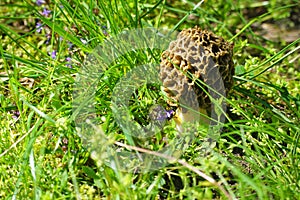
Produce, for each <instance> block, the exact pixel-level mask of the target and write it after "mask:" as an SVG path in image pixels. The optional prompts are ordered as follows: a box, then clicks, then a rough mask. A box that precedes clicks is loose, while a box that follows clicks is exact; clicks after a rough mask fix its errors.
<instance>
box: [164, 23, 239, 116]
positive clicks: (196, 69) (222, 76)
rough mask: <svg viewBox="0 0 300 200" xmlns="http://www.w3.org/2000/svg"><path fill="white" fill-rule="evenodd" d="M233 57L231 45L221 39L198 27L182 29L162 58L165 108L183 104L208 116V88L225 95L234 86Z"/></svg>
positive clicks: (209, 106)
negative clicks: (204, 111)
mask: <svg viewBox="0 0 300 200" xmlns="http://www.w3.org/2000/svg"><path fill="white" fill-rule="evenodd" d="M232 55H233V44H231V43H228V42H226V41H225V40H224V39H223V38H222V37H219V36H217V35H215V34H214V33H212V32H209V31H207V30H201V29H200V28H198V27H194V28H189V29H185V30H182V31H181V32H180V33H179V34H178V36H177V39H176V40H175V41H172V42H171V43H170V45H169V47H168V49H167V50H166V51H164V52H163V54H162V56H161V63H160V71H159V76H160V79H161V81H162V84H163V91H164V92H165V93H166V95H167V97H168V100H167V103H168V105H169V106H171V107H179V104H182V103H183V104H187V105H189V106H190V107H191V108H197V107H198V108H200V109H202V110H206V111H207V113H210V109H211V105H212V103H211V100H210V96H211V97H214V95H213V94H212V93H214V92H211V91H210V92H208V91H209V90H208V89H209V88H210V87H211V86H212V87H213V90H216V91H217V92H218V93H221V95H223V96H225V95H226V94H227V93H228V91H229V90H230V89H231V88H232V86H233V75H234V65H233V60H232ZM203 83H204V84H203ZM207 86H209V87H207ZM182 109H183V108H182ZM183 112H185V111H183Z"/></svg>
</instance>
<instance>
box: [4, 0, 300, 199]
mask: <svg viewBox="0 0 300 200" xmlns="http://www.w3.org/2000/svg"><path fill="white" fill-rule="evenodd" d="M47 2H48V1H47ZM198 2H199V1H191V0H188V1H172V0H157V1H154V0H149V1H145V0H143V1H137V0H131V1H124V0H117V1H102V0H100V1H93V0H90V1H87V2H86V3H82V2H80V1H77V0H74V1H71V2H68V1H64V0H60V1H53V2H52V1H51V3H47V4H42V6H37V5H36V4H35V2H33V1H24V2H23V1H11V0H4V2H1V3H0V37H1V38H0V39H1V40H0V44H1V45H0V56H1V57H0V88H1V89H0V105H1V107H0V113H1V114H0V136H1V142H0V197H1V199H102V198H103V199H228V198H229V197H230V198H232V199H235V198H237V199H298V198H299V194H300V177H299V174H300V173H299V169H300V162H299V161H300V159H299V156H300V148H299V139H300V128H299V121H300V111H299V110H300V85H299V81H300V72H299V71H300V70H299V69H300V68H299V67H300V60H299V55H298V54H299V43H300V38H299V37H298V38H295V39H294V40H293V41H292V42H287V41H286V40H285V37H283V38H281V39H280V40H276V39H274V40H271V39H267V38H266V37H264V34H263V33H264V31H266V30H264V29H263V28H262V27H263V26H262V25H263V24H266V23H268V24H273V25H277V26H279V25H283V26H284V28H285V29H287V30H298V36H299V25H298V27H297V22H295V21H293V20H292V19H294V18H292V17H291V15H292V13H293V12H294V13H297V12H298V15H299V5H298V4H297V1H293V0H289V1H275V0H270V1H263V2H253V1H248V0H240V1H230V0H228V1H225V2H222V1H205V2H203V3H202V4H201V5H200V6H199V5H197V3H198ZM196 5H197V6H199V7H197V9H195V6H196ZM43 8H47V9H48V10H51V14H50V15H49V16H43V15H42V14H41V12H42V11H43ZM296 16H297V15H296ZM37 22H39V23H41V24H42V26H43V30H41V32H37V28H36V26H37ZM195 25H198V26H200V27H201V28H203V29H208V30H210V31H213V32H214V33H215V34H217V35H222V37H224V38H225V39H226V40H229V41H231V42H234V44H235V45H234V63H235V66H236V74H235V86H234V88H233V89H232V91H231V92H230V94H228V95H227V99H226V101H227V104H228V109H227V120H226V122H225V123H224V125H223V130H222V134H221V136H220V138H219V140H218V141H217V145H216V147H215V148H214V151H213V152H211V153H210V154H208V155H203V153H202V151H201V149H200V148H199V147H200V145H201V143H202V141H203V135H205V134H206V132H205V131H206V129H201V128H200V127H196V128H198V129H200V130H199V131H198V132H197V134H195V137H194V138H193V141H192V143H190V145H189V146H188V147H187V148H186V149H185V151H184V152H178V154H179V153H183V154H182V155H181V157H180V159H178V160H174V159H173V157H167V160H168V161H169V164H168V165H166V166H164V167H163V168H160V169H159V170H154V171H150V172H147V173H135V172H133V171H125V172H124V171H120V168H118V165H117V164H118V163H117V164H116V167H115V168H111V167H109V166H108V165H105V159H107V149H108V148H109V147H111V146H115V147H116V148H119V150H120V149H122V148H121V147H120V146H121V145H123V146H122V147H123V149H124V148H133V147H132V146H135V145H136V146H137V147H146V148H147V149H148V151H146V154H149V155H150V154H155V153H156V154H155V155H154V156H153V157H154V158H156V159H159V157H160V156H165V155H161V154H158V153H157V150H158V149H160V148H162V147H164V146H165V145H166V143H167V142H166V140H165V139H166V138H167V139H168V142H170V143H172V142H173V143H174V144H177V143H176V142H178V141H176V136H175V135H176V131H175V130H174V126H175V124H174V122H173V121H172V120H171V121H169V122H166V124H165V126H164V127H163V131H162V132H160V133H157V134H156V135H155V137H153V138H151V140H138V139H137V138H134V137H132V136H131V135H130V131H129V132H126V131H123V129H122V127H120V126H119V125H118V123H120V120H122V119H117V118H116V116H115V115H114V110H113V109H117V110H118V107H114V106H113V105H112V102H114V101H113V98H114V97H115V96H116V94H119V93H120V95H122V94H121V93H122V86H123V87H124V85H126V84H127V82H126V80H125V82H121V81H122V80H123V81H124V77H126V76H128V74H130V72H133V71H134V70H135V69H136V68H135V67H136V66H141V65H143V64H148V63H159V59H160V54H161V49H136V50H134V51H131V52H128V53H126V54H124V55H122V56H120V57H118V58H116V59H113V62H112V63H103V65H101V66H97V67H96V68H91V69H96V70H99V71H93V72H92V73H91V74H88V75H90V76H91V77H93V75H95V76H96V77H97V79H96V80H97V82H96V83H95V85H92V83H90V82H86V83H85V84H87V85H84V86H86V87H85V88H86V90H80V91H76V89H78V88H80V87H76V84H75V85H74V83H76V81H78V79H77V78H78V77H79V75H81V76H82V77H84V75H85V74H83V73H82V72H84V71H83V69H86V68H85V67H86V66H88V63H86V62H85V60H87V58H88V55H89V54H91V53H92V52H93V49H94V48H96V47H97V46H98V45H101V44H104V43H103V41H105V39H110V38H114V37H115V36H116V35H119V34H120V33H122V32H123V33H124V30H133V29H136V28H144V29H145V28H149V27H154V28H165V29H168V30H171V31H180V30H182V29H183V28H189V27H193V26H195ZM288 32H289V31H287V32H285V33H282V34H281V36H286V35H288ZM274 34H276V32H274ZM46 35H47V36H46ZM125 42H126V41H125ZM71 43H72V45H71ZM122 44H123V43H122V41H120V44H119V45H120V46H122ZM139 44H140V45H142V46H143V45H145V44H143V43H142V42H141V43H139ZM148 45H150V46H151V44H148ZM117 50H120V49H117ZM53 52H56V57H55V58H52V57H51V55H52V53H53ZM112 55H113V54H112ZM69 58H71V61H69ZM96 58H97V57H96ZM100 59H103V58H100ZM70 65H71V66H72V67H70ZM92 67H93V66H92ZM100 69H101V70H100ZM99 72H102V75H101V76H99V74H100V73H99ZM127 81H128V80H127ZM120 83H124V85H121V89H120V90H114V89H115V88H118V86H120V85H118V84H120ZM130 83H132V82H130V81H129V84H130ZM89 87H90V88H92V89H93V87H94V89H95V90H96V91H95V94H94V96H92V97H93V99H86V101H89V102H91V103H95V111H96V115H89V116H86V115H82V116H83V117H85V118H83V119H78V115H77V114H78V113H76V112H75V111H74V95H75V94H77V95H80V94H82V96H81V98H83V99H84V98H85V97H89V96H85V94H86V93H85V92H86V91H88V89H89ZM81 89H82V88H81ZM114 92H115V93H114ZM79 100H82V99H79ZM121 103H122V102H121ZM155 103H159V104H162V105H164V106H166V102H165V97H164V96H163V94H162V93H161V91H160V89H159V85H155V84H153V85H150V86H149V85H148V86H147V87H146V86H145V85H144V86H143V87H140V88H139V89H138V90H137V91H134V92H133V95H132V96H130V101H129V104H128V108H129V109H130V111H131V112H130V113H129V114H128V118H126V119H130V118H132V119H134V120H135V121H137V122H139V124H141V125H147V124H148V123H149V120H150V119H149V116H148V111H149V109H150V108H151V106H152V105H153V104H155ZM79 105H80V104H79ZM82 105H84V104H82ZM76 106H78V104H76ZM86 119H90V120H91V122H96V124H95V125H93V126H88V125H89V124H87V125H86V124H85V125H83V126H82V127H80V128H81V129H79V127H78V126H77V127H76V123H77V125H78V121H76V120H79V122H80V120H81V121H82V120H86ZM126 119H125V121H126ZM93 120H94V121H93ZM137 127H138V125H137ZM138 128H139V127H138ZM202 128H203V127H202ZM94 130H96V131H97V133H98V134H97V135H89V134H88V132H87V131H94ZM103 135H105V136H106V139H103V138H104V136H103ZM85 136H89V137H90V138H85ZM183 138H184V137H183ZM91 139H92V140H91ZM185 139H186V138H185ZM92 141H96V146H95V143H91V142H92ZM179 141H180V142H181V140H179ZM124 145H131V146H124ZM133 150H134V151H133V152H137V151H143V149H133ZM150 150H153V151H154V153H153V152H152V151H150ZM140 153H141V152H140ZM95 157H97V158H98V159H96V160H95V159H93V158H95ZM120 162H121V161H120ZM132 162H133V161H132ZM132 162H131V160H130V159H128V162H126V164H131V165H133V166H134V164H135V163H132ZM119 164H120V163H119ZM215 181H216V182H215Z"/></svg>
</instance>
